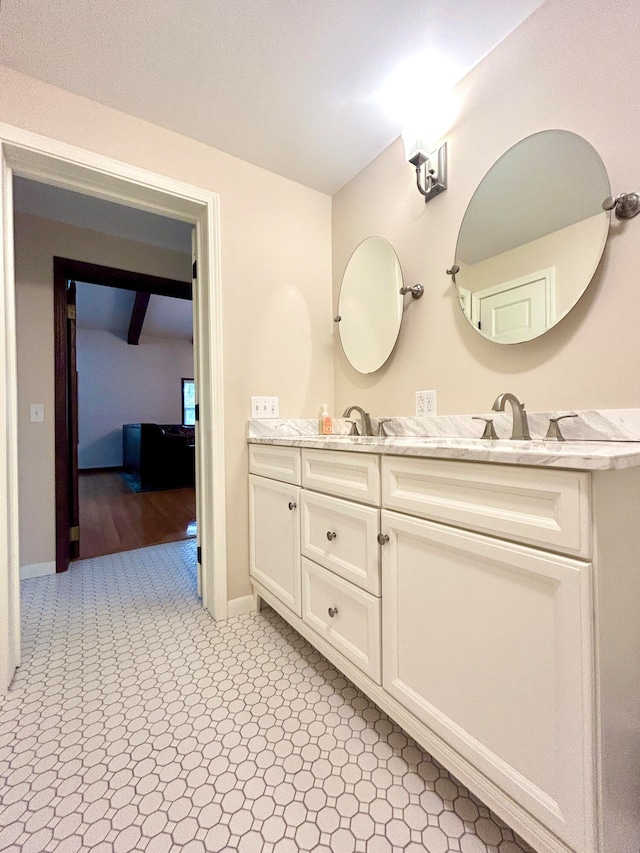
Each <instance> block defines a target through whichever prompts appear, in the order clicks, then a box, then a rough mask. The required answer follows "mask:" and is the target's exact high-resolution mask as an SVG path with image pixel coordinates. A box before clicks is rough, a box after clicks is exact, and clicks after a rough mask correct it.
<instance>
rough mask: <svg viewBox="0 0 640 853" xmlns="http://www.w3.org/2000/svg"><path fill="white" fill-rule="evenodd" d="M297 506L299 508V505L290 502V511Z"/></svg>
mask: <svg viewBox="0 0 640 853" xmlns="http://www.w3.org/2000/svg"><path fill="white" fill-rule="evenodd" d="M297 506H298V504H297V503H294V502H293V501H289V509H295V508H296V507H297Z"/></svg>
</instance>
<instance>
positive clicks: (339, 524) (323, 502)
mask: <svg viewBox="0 0 640 853" xmlns="http://www.w3.org/2000/svg"><path fill="white" fill-rule="evenodd" d="M301 513H302V516H301V521H302V524H301V538H302V553H303V554H304V556H305V557H309V558H310V559H311V560H315V561H316V563H320V565H322V566H325V567H326V568H327V569H331V571H333V572H336V573H337V574H339V575H340V576H341V577H343V578H346V579H347V580H349V581H352V582H353V583H355V584H357V585H358V586H360V587H362V589H366V590H368V591H369V592H371V593H373V595H380V545H379V544H378V533H379V532H380V510H378V509H374V508H373V507H368V506H362V505H361V504H355V503H353V502H351V501H343V500H340V498H332V497H328V496H327V495H320V494H317V493H315V492H306V491H303V492H302V495H301Z"/></svg>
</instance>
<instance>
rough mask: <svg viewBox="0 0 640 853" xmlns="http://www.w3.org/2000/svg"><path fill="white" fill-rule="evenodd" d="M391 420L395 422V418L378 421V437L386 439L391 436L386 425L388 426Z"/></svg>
mask: <svg viewBox="0 0 640 853" xmlns="http://www.w3.org/2000/svg"><path fill="white" fill-rule="evenodd" d="M391 420H393V418H380V419H379V420H378V435H381V436H382V437H383V438H386V437H387V436H388V435H389V433H388V432H387V428H386V427H385V424H388V423H389V421H391Z"/></svg>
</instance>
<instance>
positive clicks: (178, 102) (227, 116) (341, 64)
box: [0, 0, 542, 194]
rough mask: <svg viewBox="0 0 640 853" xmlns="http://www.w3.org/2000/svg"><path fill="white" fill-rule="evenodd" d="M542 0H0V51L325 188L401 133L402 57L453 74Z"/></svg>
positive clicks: (16, 64) (3, 57)
mask: <svg viewBox="0 0 640 853" xmlns="http://www.w3.org/2000/svg"><path fill="white" fill-rule="evenodd" d="M541 2H542V0H215V2H212V0H189V2H180V3H178V2H175V0H135V2H131V0H109V2H105V0H47V2H43V0H2V6H1V8H0V61H1V62H2V63H3V64H5V65H8V66H10V67H12V68H15V69H17V70H18V71H22V72H24V73H25V74H29V75H31V76H32V77H36V78H38V79H41V80H44V81H47V82H49V83H53V84H54V85H57V86H60V87H62V88H63V89H67V90H69V91H71V92H75V93H77V94H79V95H84V96H86V97H88V98H91V99H92V100H94V101H98V102H100V103H102V104H106V105H108V106H111V107H115V108H116V109H119V110H122V111H123V112H126V113H129V114H131V115H135V116H139V117H140V118H143V119H146V120H148V121H150V122H153V123H154V124H157V125H160V126H162V127H165V128H169V129H171V130H174V131H177V132H179V133H182V134H184V135H185V136H189V137H192V138H194V139H197V140H200V141H201V142H204V143H206V144H208V145H211V146H213V147H215V148H218V149H220V150H222V151H226V152H228V153H229V154H233V155H235V156H237V157H240V158H242V159H243V160H247V161H249V162H250V163H255V164H256V165H259V166H263V167H264V168H266V169H269V170H271V171H273V172H276V173H277V174H280V175H284V176H286V177H288V178H291V179H293V180H295V181H299V182H300V183H303V184H306V185H308V186H311V187H314V188H316V189H319V190H321V191H323V192H327V193H331V194H332V193H334V192H336V191H337V190H338V189H340V188H341V187H342V186H343V185H344V184H345V183H347V182H348V181H349V180H350V179H351V178H352V177H354V176H355V175H356V174H357V173H358V172H359V171H360V170H361V169H362V168H364V166H366V165H367V164H368V163H369V162H371V160H373V159H374V158H375V157H376V156H377V155H378V154H379V153H380V152H381V151H382V150H384V148H386V147H387V145H389V144H390V143H391V142H392V141H393V140H394V139H395V138H396V137H397V136H398V134H399V132H400V130H401V126H400V125H399V124H398V121H397V120H396V121H394V120H392V119H390V118H389V117H387V116H386V115H385V114H384V112H383V108H382V107H381V105H380V103H379V101H378V99H377V97H376V95H377V93H378V92H379V91H380V89H381V88H382V87H383V86H384V84H385V81H386V80H387V78H388V77H389V75H390V74H392V72H393V71H394V70H395V69H396V68H397V67H398V66H399V65H400V64H401V63H402V62H403V61H405V60H407V59H408V58H410V57H413V56H415V55H416V54H419V53H423V52H425V51H432V52H435V53H436V54H437V55H439V56H442V57H444V58H446V59H447V61H448V62H449V63H452V64H453V65H455V66H456V67H457V70H458V74H457V76H458V78H459V77H461V76H463V75H464V74H465V73H466V72H468V71H469V70H470V69H471V68H472V67H473V66H474V65H476V64H477V63H478V62H479V61H480V60H481V59H482V57H483V56H485V55H486V54H487V53H489V52H490V51H491V50H492V49H493V48H494V47H495V46H496V44H498V43H499V42H500V41H501V40H502V39H503V38H504V37H505V36H506V35H508V33H509V32H511V31H512V30H513V29H515V27H517V26H518V24H520V23H521V22H522V21H523V20H524V19H525V18H526V17H527V16H528V15H529V14H530V13H531V12H532V11H533V10H534V9H536V8H537V7H538V6H540V5H541ZM433 83H434V81H433V80H424V81H423V86H422V89H423V91H424V93H425V95H426V94H427V91H428V89H429V88H430V87H431V86H432V85H433Z"/></svg>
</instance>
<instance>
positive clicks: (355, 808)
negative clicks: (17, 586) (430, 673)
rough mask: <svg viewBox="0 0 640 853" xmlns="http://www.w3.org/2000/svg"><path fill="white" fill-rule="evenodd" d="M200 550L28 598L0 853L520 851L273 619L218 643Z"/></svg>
mask: <svg viewBox="0 0 640 853" xmlns="http://www.w3.org/2000/svg"><path fill="white" fill-rule="evenodd" d="M194 545H195V543H194V542H176V543H171V544H168V545H160V546H155V547H152V548H145V549H142V550H139V551H130V552H127V553H122V554H115V555H112V556H109V557H98V558H95V559H92V560H85V561H81V562H78V563H76V564H74V565H73V567H72V568H71V570H70V571H69V572H68V573H67V574H66V575H62V576H60V577H56V576H50V577H46V578H38V579H34V580H29V581H26V582H24V584H23V599H22V601H23V615H24V630H23V645H24V648H23V664H22V666H21V668H20V669H19V670H18V673H17V675H16V678H15V680H14V683H13V685H12V688H11V691H10V693H9V695H8V696H7V697H6V698H5V699H3V700H1V701H0V778H2V780H3V787H2V790H1V794H2V800H1V803H2V806H1V808H0V850H2V851H6V853H47V852H48V851H58V853H77V851H88V850H91V851H94V853H126V851H130V850H135V851H144V853H169V851H182V853H209V851H218V850H237V851H240V853H254V851H255V853H263V851H264V853H293V851H298V850H314V851H317V853H350V852H351V851H363V853H392V851H400V850H402V851H405V853H424V851H428V853H447V851H462V853H520V851H530V850H531V848H529V847H527V846H526V845H525V844H524V842H521V841H520V840H519V839H517V837H516V836H514V833H513V832H512V831H511V830H510V829H508V828H507V827H506V826H505V824H504V823H502V822H501V821H500V820H498V819H497V818H495V817H494V816H493V815H492V814H491V813H490V812H489V810H488V809H487V808H485V807H484V806H483V805H482V804H481V803H480V802H479V801H478V800H477V799H475V798H474V797H473V796H471V795H470V794H469V792H468V791H467V790H466V789H465V788H463V787H462V786H461V785H459V784H458V783H457V782H456V781H455V780H454V779H452V778H451V777H450V775H449V774H448V773H447V772H446V771H445V770H444V769H443V768H442V767H440V766H439V765H438V764H437V763H436V762H435V761H433V760H432V759H431V758H430V757H429V756H428V755H427V754H425V753H424V752H423V751H422V750H421V749H419V748H418V747H417V746H416V744H415V743H414V742H413V741H412V740H410V739H409V738H408V737H407V736H406V735H405V734H404V733H403V732H402V730H401V729H400V728H399V727H398V726H396V725H394V724H393V723H391V722H390V721H389V719H388V718H387V717H386V716H385V715H384V714H383V713H382V712H381V711H379V710H378V709H377V708H376V706H375V705H373V704H372V703H371V702H370V701H368V700H367V699H366V698H365V697H364V696H363V695H362V693H361V692H360V691H358V690H357V689H356V688H354V687H353V686H352V685H351V684H350V683H349V682H348V681H347V680H346V679H345V678H344V677H343V676H341V675H340V674H339V673H337V672H336V671H335V669H333V667H332V666H331V665H330V664H329V663H328V662H327V661H326V660H325V659H324V658H323V657H322V656H321V655H320V654H318V653H317V652H316V651H315V650H314V649H313V648H312V647H311V646H310V645H309V644H308V643H307V642H306V641H305V640H304V639H302V638H301V637H300V636H299V635H298V634H297V633H296V632H295V631H294V630H293V629H292V628H290V627H289V626H288V625H287V624H286V623H285V622H284V621H283V620H282V619H280V617H278V616H277V615H276V614H275V613H274V612H273V611H272V610H269V609H267V610H265V611H264V612H261V613H260V614H258V615H252V616H242V617H238V618H234V619H229V620H228V621H227V622H225V623H222V624H219V625H217V624H215V623H214V622H213V621H212V620H211V618H210V617H209V616H208V614H207V613H206V612H205V611H204V610H203V609H202V607H200V605H199V604H198V602H197V600H196V597H195V583H194V573H193V566H194V562H195V561H194V553H193V549H194Z"/></svg>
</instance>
